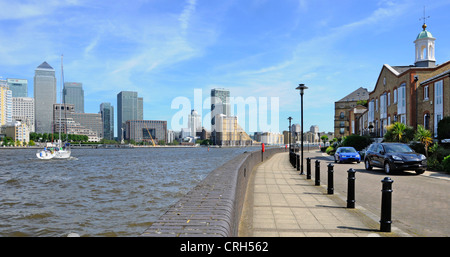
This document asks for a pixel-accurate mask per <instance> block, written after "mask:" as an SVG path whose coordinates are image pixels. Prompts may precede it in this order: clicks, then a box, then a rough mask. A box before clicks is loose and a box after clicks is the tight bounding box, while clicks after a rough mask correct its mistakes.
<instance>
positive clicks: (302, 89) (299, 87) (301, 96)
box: [296, 84, 308, 175]
mask: <svg viewBox="0 0 450 257" xmlns="http://www.w3.org/2000/svg"><path fill="white" fill-rule="evenodd" d="M296 89H298V90H300V102H301V108H300V109H301V123H302V125H301V132H300V133H301V136H300V138H301V139H300V141H301V142H300V143H301V152H302V153H301V162H300V167H301V169H300V170H301V171H300V175H303V93H304V91H305V89H308V88H307V87H306V86H305V84H300V85H299V86H298V87H297V88H296Z"/></svg>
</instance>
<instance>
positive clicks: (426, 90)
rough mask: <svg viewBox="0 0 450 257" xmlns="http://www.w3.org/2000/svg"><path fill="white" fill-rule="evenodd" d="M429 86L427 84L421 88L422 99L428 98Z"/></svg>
mask: <svg viewBox="0 0 450 257" xmlns="http://www.w3.org/2000/svg"><path fill="white" fill-rule="evenodd" d="M429 92H430V91H429V88H428V86H425V87H424V88H423V100H428V96H429Z"/></svg>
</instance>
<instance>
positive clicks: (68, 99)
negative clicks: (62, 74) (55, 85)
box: [63, 82, 84, 113]
mask: <svg viewBox="0 0 450 257" xmlns="http://www.w3.org/2000/svg"><path fill="white" fill-rule="evenodd" d="M63 101H64V103H66V104H73V105H75V112H76V113H84V90H83V84H82V83H77V82H64V89H63Z"/></svg>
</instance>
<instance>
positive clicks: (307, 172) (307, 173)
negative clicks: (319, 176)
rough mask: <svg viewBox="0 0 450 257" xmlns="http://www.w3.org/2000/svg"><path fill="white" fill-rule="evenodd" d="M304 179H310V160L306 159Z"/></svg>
mask: <svg viewBox="0 0 450 257" xmlns="http://www.w3.org/2000/svg"><path fill="white" fill-rule="evenodd" d="M306 179H311V158H306Z"/></svg>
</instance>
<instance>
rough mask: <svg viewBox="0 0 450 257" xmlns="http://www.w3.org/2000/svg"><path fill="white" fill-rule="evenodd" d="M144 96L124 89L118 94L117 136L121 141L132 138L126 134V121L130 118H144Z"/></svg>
mask: <svg viewBox="0 0 450 257" xmlns="http://www.w3.org/2000/svg"><path fill="white" fill-rule="evenodd" d="M143 113H144V111H143V98H142V97H138V93H137V92H133V91H122V92H120V93H119V94H117V138H118V140H119V141H121V140H122V139H124V138H130V136H129V135H124V134H123V133H125V127H126V122H127V121H128V120H142V119H143Z"/></svg>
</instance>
